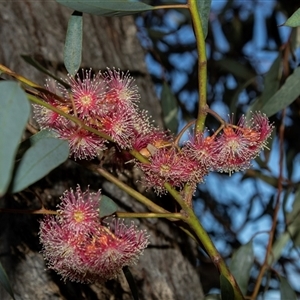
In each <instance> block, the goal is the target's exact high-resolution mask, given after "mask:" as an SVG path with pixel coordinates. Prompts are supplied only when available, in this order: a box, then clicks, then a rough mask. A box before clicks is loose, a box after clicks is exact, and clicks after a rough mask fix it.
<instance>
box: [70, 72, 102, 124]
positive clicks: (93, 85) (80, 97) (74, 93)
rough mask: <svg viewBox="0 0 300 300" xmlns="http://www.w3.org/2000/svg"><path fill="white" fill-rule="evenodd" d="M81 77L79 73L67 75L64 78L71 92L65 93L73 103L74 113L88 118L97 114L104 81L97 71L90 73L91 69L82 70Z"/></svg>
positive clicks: (82, 117)
mask: <svg viewBox="0 0 300 300" xmlns="http://www.w3.org/2000/svg"><path fill="white" fill-rule="evenodd" d="M82 77H83V79H81V78H80V75H79V73H78V74H77V75H76V76H75V77H71V76H69V79H68V80H66V81H67V83H68V84H69V85H70V87H71V93H70V95H71V96H70V95H69V94H66V95H65V97H66V98H70V100H71V101H73V103H74V106H75V107H74V109H75V111H76V114H77V115H78V116H79V117H80V118H81V119H84V118H90V117H93V116H95V115H97V114H98V111H99V109H100V105H99V103H100V100H101V99H102V95H103V94H104V91H105V83H104V81H103V79H102V77H101V73H100V72H99V73H98V74H96V75H94V76H93V75H92V69H89V70H86V71H85V72H84V70H82Z"/></svg>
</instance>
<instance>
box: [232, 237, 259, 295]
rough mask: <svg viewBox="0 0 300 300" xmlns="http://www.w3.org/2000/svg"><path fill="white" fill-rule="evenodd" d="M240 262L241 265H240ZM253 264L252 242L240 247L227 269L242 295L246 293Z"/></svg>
mask: <svg viewBox="0 0 300 300" xmlns="http://www.w3.org/2000/svg"><path fill="white" fill-rule="evenodd" d="M241 262H242V263H241ZM253 264H254V252H253V245H252V241H250V242H249V243H247V244H245V245H243V246H241V247H240V248H239V249H238V250H237V251H236V252H235V253H234V255H233V257H232V260H231V262H230V265H229V269H230V271H231V272H232V274H233V276H234V277H235V279H236V281H237V283H238V285H239V287H240V289H241V291H242V293H243V294H246V293H247V289H248V282H249V279H250V271H251V268H252V266H253Z"/></svg>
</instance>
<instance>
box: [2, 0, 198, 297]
mask: <svg viewBox="0 0 300 300" xmlns="http://www.w3.org/2000/svg"><path fill="white" fill-rule="evenodd" d="M71 13H72V11H71V10H69V9H67V8H64V7H62V6H60V5H58V4H57V3H56V2H54V1H5V2H0V40H1V45H0V48H1V50H0V63H1V64H4V65H6V66H7V67H9V68H11V69H13V70H14V71H15V72H17V73H19V74H22V75H24V76H26V77H28V78H30V79H31V80H33V81H36V82H38V83H40V84H43V81H44V78H45V76H44V75H43V74H41V73H40V72H39V71H37V70H35V69H34V68H33V67H31V66H30V65H28V64H27V63H25V62H24V61H23V60H22V59H21V58H20V55H21V54H25V55H31V56H35V57H36V58H37V59H39V61H40V62H41V63H42V64H43V65H45V66H46V67H47V68H49V69H50V70H51V71H52V72H54V73H56V74H57V75H59V76H61V75H62V73H64V72H65V71H64V68H63V63H62V62H63V57H62V55H63V54H62V53H63V44H64V39H65V33H66V27H67V22H68V18H69V16H70V14H71ZM83 47H84V52H83V62H82V65H83V67H93V68H94V69H96V70H97V69H105V68H106V67H116V68H120V69H121V70H130V71H131V74H133V75H134V77H135V78H136V83H137V85H138V86H139V89H140V93H141V96H142V100H141V102H142V106H143V108H145V109H147V110H148V111H149V112H150V114H151V115H152V116H153V118H154V119H156V120H159V119H160V110H159V105H158V102H157V101H158V100H157V98H156V97H155V93H154V89H153V85H152V84H151V78H150V76H149V75H148V73H147V70H146V66H145V62H144V52H143V50H142V48H141V46H140V44H139V41H138V39H137V38H136V27H135V25H134V21H133V19H132V17H123V18H101V17H96V16H89V15H84V45H83ZM1 109H5V108H1ZM77 183H80V184H81V185H82V186H87V185H88V184H90V185H91V189H98V188H99V187H102V189H103V191H104V192H105V193H106V194H108V195H111V196H112V197H113V198H114V199H116V200H117V201H118V204H119V206H120V208H121V209H124V210H128V211H131V210H133V211H135V210H138V211H145V208H144V207H143V206H142V205H140V204H138V203H137V202H136V201H135V200H134V199H132V198H130V197H129V196H128V195H126V194H124V193H123V192H122V191H120V190H118V189H116V188H115V187H114V186H113V185H112V184H111V183H109V182H106V181H104V180H103V179H102V178H100V177H99V176H97V175H95V174H91V172H89V171H86V170H84V169H83V167H81V166H78V165H76V164H75V163H73V162H68V163H66V164H64V165H63V166H61V167H60V168H58V169H57V170H55V171H54V172H52V173H51V174H49V176H48V177H47V178H46V179H44V180H41V181H40V182H38V183H37V184H35V185H34V186H33V187H32V190H33V191H34V192H35V193H38V194H39V195H40V197H41V198H42V199H43V201H46V203H47V205H48V206H51V205H52V206H53V205H55V203H57V199H58V197H59V196H60V195H61V194H62V192H63V191H64V190H65V189H68V188H70V187H73V188H74V187H75V185H76V184H77ZM21 196H22V197H21ZM34 199H35V197H34V196H33V195H32V194H31V193H27V192H25V193H23V194H22V195H15V196H7V197H6V198H5V199H1V203H0V206H1V207H3V206H6V207H14V208H23V209H24V208H29V207H32V206H34V205H36V206H35V207H37V206H38V205H39V203H38V201H37V200H34ZM33 202H34V203H33ZM35 202H37V203H35ZM39 218H40V217H37V216H33V215H29V214H28V215H23V214H22V215H12V214H11V215H9V214H1V215H0V226H1V233H0V260H1V262H2V264H3V265H4V267H5V268H6V271H7V273H8V275H9V278H10V281H11V283H12V285H13V289H14V292H15V295H16V299H22V300H24V299H30V300H31V299H45V300H46V299H131V294H130V290H129V287H128V285H127V283H126V281H125V279H124V278H122V276H121V277H120V278H118V279H117V280H112V281H109V282H107V283H105V284H94V285H81V284H74V283H67V284H64V283H63V282H62V281H61V280H60V279H59V277H58V276H56V275H55V274H54V273H52V272H49V271H47V270H45V265H44V261H43V259H42V256H41V254H40V253H39V250H40V245H39V244H38V236H37V231H38V219H39ZM137 222H139V221H137ZM140 226H141V227H145V228H147V229H148V230H149V233H150V235H151V244H150V246H149V248H148V249H146V251H145V253H144V255H143V256H142V257H141V259H140V261H139V263H138V264H137V265H136V266H135V267H133V268H131V271H132V273H133V275H134V277H135V280H136V282H137V284H138V287H139V290H140V291H139V293H140V299H159V300H161V299H166V300H167V299H178V300H181V299H197V300H198V299H201V298H203V293H202V288H201V283H200V278H199V270H197V268H196V259H197V245H196V244H195V243H194V242H193V241H191V240H190V239H189V238H187V237H186V236H185V235H184V234H183V233H182V232H181V231H180V230H178V228H177V227H176V226H174V225H172V224H169V222H167V221H162V220H156V219H155V220H148V221H143V222H141V223H140ZM0 299H10V297H9V296H8V295H7V293H6V292H5V291H4V290H3V289H2V288H0Z"/></svg>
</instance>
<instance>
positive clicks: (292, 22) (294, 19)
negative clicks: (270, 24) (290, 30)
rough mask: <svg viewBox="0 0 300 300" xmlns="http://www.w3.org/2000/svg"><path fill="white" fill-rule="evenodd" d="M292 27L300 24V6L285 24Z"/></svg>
mask: <svg viewBox="0 0 300 300" xmlns="http://www.w3.org/2000/svg"><path fill="white" fill-rule="evenodd" d="M283 25H285V26H290V27H298V26H300V8H298V9H297V10H296V11H295V12H294V13H293V14H292V15H291V16H290V17H289V18H288V19H287V20H286V21H285V23H284V24H283Z"/></svg>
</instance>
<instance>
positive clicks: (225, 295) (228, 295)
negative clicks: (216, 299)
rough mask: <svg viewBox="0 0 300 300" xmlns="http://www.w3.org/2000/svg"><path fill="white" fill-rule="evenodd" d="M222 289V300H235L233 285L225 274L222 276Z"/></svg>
mask: <svg viewBox="0 0 300 300" xmlns="http://www.w3.org/2000/svg"><path fill="white" fill-rule="evenodd" d="M220 287H221V298H222V300H232V299H235V297H234V292H233V288H232V285H231V283H230V282H229V281H228V279H227V278H226V277H225V276H224V275H223V274H221V275H220Z"/></svg>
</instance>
